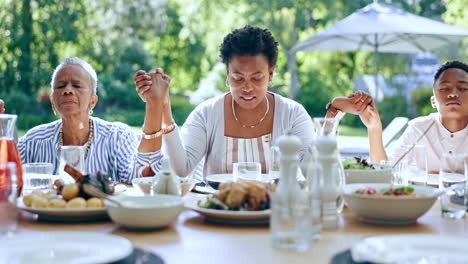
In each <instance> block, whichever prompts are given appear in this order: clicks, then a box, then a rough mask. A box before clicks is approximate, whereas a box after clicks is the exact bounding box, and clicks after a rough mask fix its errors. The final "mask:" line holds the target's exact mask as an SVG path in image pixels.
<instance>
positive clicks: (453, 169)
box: [439, 153, 468, 219]
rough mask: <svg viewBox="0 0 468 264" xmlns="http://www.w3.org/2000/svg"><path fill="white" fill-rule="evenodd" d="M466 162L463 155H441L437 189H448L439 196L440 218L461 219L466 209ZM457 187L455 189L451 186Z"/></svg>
mask: <svg viewBox="0 0 468 264" xmlns="http://www.w3.org/2000/svg"><path fill="white" fill-rule="evenodd" d="M466 163H467V161H466V155H465V154H447V153H444V154H442V157H441V159H440V171H439V175H440V182H439V189H441V190H444V189H446V188H449V187H451V188H449V189H448V190H447V191H446V192H445V193H443V194H442V195H441V196H440V207H441V210H442V216H443V217H447V218H455V219H461V218H464V217H465V215H466V209H467V193H466V187H467V186H466V179H467V174H468V173H467V171H466V167H467V164H466ZM453 185H457V187H455V186H453Z"/></svg>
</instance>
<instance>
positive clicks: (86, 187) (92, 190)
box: [83, 183, 125, 207]
mask: <svg viewBox="0 0 468 264" xmlns="http://www.w3.org/2000/svg"><path fill="white" fill-rule="evenodd" d="M83 191H84V192H85V193H87V194H89V195H91V196H94V197H98V198H102V199H106V200H107V201H110V202H112V203H114V204H116V205H118V206H119V207H125V206H124V205H123V204H122V203H121V202H119V201H117V200H115V199H113V198H112V196H110V195H108V194H106V193H104V192H103V191H101V190H99V189H97V188H96V187H94V186H93V185H91V184H88V183H85V184H83Z"/></svg>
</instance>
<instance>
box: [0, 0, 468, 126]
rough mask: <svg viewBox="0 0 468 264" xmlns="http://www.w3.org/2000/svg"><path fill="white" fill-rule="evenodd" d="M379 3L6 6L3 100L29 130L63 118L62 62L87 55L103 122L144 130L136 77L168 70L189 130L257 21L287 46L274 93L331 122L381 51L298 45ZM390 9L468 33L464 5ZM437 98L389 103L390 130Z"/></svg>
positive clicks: (2, 18)
mask: <svg viewBox="0 0 468 264" xmlns="http://www.w3.org/2000/svg"><path fill="white" fill-rule="evenodd" d="M371 2H372V1H370V0H367V1H363V0H355V1H346V0H315V1H311V0H257V1H251V0H236V1H234V0H224V1H213V0H167V1H165V0H160V1H155V0H132V1H126V0H101V1H93V0H68V1H61V0H0V24H1V25H2V26H1V27H0V74H1V75H0V98H2V99H3V100H4V101H5V102H6V109H7V112H8V113H16V114H18V115H19V118H18V128H19V129H20V130H22V131H24V130H27V129H29V128H31V127H33V126H35V125H37V124H40V123H45V122H49V121H51V120H54V119H56V118H57V117H55V116H54V115H53V113H52V110H51V107H50V103H49V100H48V95H49V93H50V84H49V83H50V76H51V75H52V72H53V69H54V67H55V66H56V65H58V63H59V62H60V61H61V60H63V59H64V58H66V57H73V56H79V57H82V58H84V59H85V60H87V61H89V62H90V63H91V64H92V65H93V66H94V67H95V69H96V71H97V73H98V78H99V85H98V95H99V103H98V105H97V108H96V109H95V111H94V115H95V116H99V117H101V118H103V119H106V120H110V121H113V120H118V121H122V122H125V123H127V124H129V125H131V126H140V125H141V124H142V122H143V116H144V105H143V103H142V102H141V100H140V99H139V97H138V95H137V93H136V92H135V88H134V84H133V81H132V79H133V75H134V73H135V72H136V71H137V70H139V69H143V70H147V71H149V70H152V69H154V68H155V67H162V68H164V69H165V71H166V73H168V74H169V75H170V76H171V78H172V83H171V93H172V95H173V97H172V106H173V111H174V118H175V120H176V122H177V123H178V124H179V125H181V124H183V122H184V120H185V118H186V117H187V115H188V113H190V111H192V109H193V108H194V107H195V105H194V104H191V103H190V101H189V96H188V95H189V94H192V95H193V93H194V92H195V91H196V90H197V88H199V87H200V86H202V85H205V86H206V85H207V84H208V86H213V87H212V88H213V90H214V91H219V92H223V91H227V88H226V87H225V84H224V80H225V72H224V68H222V67H220V62H219V52H218V48H219V45H220V43H221V42H222V40H223V37H224V36H225V35H226V34H227V33H229V32H230V31H232V30H233V29H235V28H239V27H242V26H244V25H246V24H252V25H257V26H261V27H267V28H269V29H270V30H271V31H272V32H273V34H274V36H275V37H276V38H277V40H278V41H279V43H280V56H279V60H278V68H277V69H276V73H275V74H276V75H275V80H274V86H273V87H272V90H273V91H275V92H278V93H280V94H283V95H285V96H289V97H292V98H294V99H295V100H297V101H298V102H300V103H302V104H303V105H304V106H305V108H306V109H307V111H308V112H309V114H310V115H311V116H323V115H324V114H325V109H324V106H325V105H326V103H327V102H329V101H330V99H331V98H333V97H335V96H343V95H347V94H349V93H351V92H352V91H353V89H354V85H353V81H352V78H353V77H354V76H357V75H362V74H373V70H374V67H373V62H374V61H373V56H372V53H369V52H365V51H359V52H312V53H303V52H302V53H297V54H296V55H295V57H294V58H291V57H288V56H286V54H288V53H287V52H288V51H289V50H290V49H291V48H292V47H293V46H294V45H295V44H296V43H297V42H299V41H301V40H304V39H306V38H308V37H310V36H311V35H312V34H314V33H315V32H318V31H320V30H322V29H324V28H325V27H327V26H330V25H332V24H333V23H335V22H337V21H338V20H340V19H343V18H344V17H346V16H348V15H350V14H351V13H352V12H354V11H355V10H356V9H359V8H361V7H364V6H365V5H367V4H369V3H371ZM382 2H385V3H387V4H391V5H393V6H396V7H398V8H401V9H404V10H406V11H408V12H411V13H415V14H417V15H422V16H425V17H428V18H431V19H436V20H440V21H444V22H446V23H450V24H453V25H457V26H461V27H465V28H467V27H468V18H467V16H468V15H467V14H466V12H465V11H466V10H465V4H466V3H465V2H464V0H392V1H390V0H388V1H382ZM465 47H466V43H465ZM437 56H438V57H439V58H440V59H441V60H442V61H443V60H447V59H461V60H463V59H465V60H466V58H467V57H468V49H466V48H465V49H461V51H460V52H453V50H449V49H445V50H440V51H438V53H437ZM291 60H293V63H292V64H291V63H290V64H288V62H291ZM410 60H411V55H402V54H381V55H380V61H381V63H380V72H381V73H382V74H383V75H384V76H386V77H391V76H393V75H396V74H401V73H405V72H407V71H408V67H409V66H408V65H409V62H410ZM291 67H295V68H296V69H295V70H296V71H297V73H298V78H299V91H298V93H297V92H295V91H290V88H289V83H290V79H291ZM210 76H211V77H210ZM212 76H218V77H217V78H212ZM207 80H210V82H208V83H207V82H206V81H207ZM431 94H432V91H431V88H430V87H421V88H420V89H417V90H416V91H415V92H414V94H413V97H412V100H411V102H409V104H410V105H408V102H407V101H406V99H405V97H404V96H392V97H386V98H385V99H384V100H383V101H382V102H381V103H380V104H379V111H380V112H381V114H382V119H383V122H384V125H385V124H386V123H388V122H390V120H391V119H392V118H393V117H395V116H408V117H414V116H416V115H424V114H427V113H429V112H431V111H433V109H432V108H431V107H430V104H429V97H430V96H431ZM343 124H345V125H348V127H349V129H348V127H346V128H345V129H342V130H341V131H342V132H341V133H342V134H343V133H345V134H346V133H351V134H356V135H361V134H362V133H364V132H363V130H362V125H361V124H360V122H359V118H358V117H356V116H351V115H347V117H345V119H344V120H343ZM359 127H360V128H359Z"/></svg>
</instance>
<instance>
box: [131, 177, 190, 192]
mask: <svg viewBox="0 0 468 264" xmlns="http://www.w3.org/2000/svg"><path fill="white" fill-rule="evenodd" d="M153 179H155V180H156V182H157V178H156V176H154V177H142V178H135V179H133V180H132V185H133V187H134V188H137V189H138V190H140V191H142V192H143V193H145V194H149V193H150V192H151V184H152V183H153ZM196 183H197V181H196V180H194V179H183V180H181V182H180V191H181V194H180V195H181V196H184V195H186V194H187V193H188V192H190V191H191V190H192V189H193V187H194V186H195V184H196Z"/></svg>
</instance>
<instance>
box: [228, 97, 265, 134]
mask: <svg viewBox="0 0 468 264" xmlns="http://www.w3.org/2000/svg"><path fill="white" fill-rule="evenodd" d="M231 97H232V94H231ZM265 100H266V111H265V113H264V114H263V116H262V117H261V118H260V120H259V121H258V122H257V123H255V124H253V125H244V124H242V122H241V121H240V120H239V118H237V115H236V111H235V110H234V97H232V98H231V106H232V114H233V115H234V118H235V119H236V121H237V122H239V124H241V125H242V127H244V128H245V127H247V128H255V127H256V126H258V125H260V123H262V121H263V119H265V117H266V115H267V114H268V112H269V111H270V101H269V100H268V97H267V96H266V94H265Z"/></svg>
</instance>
